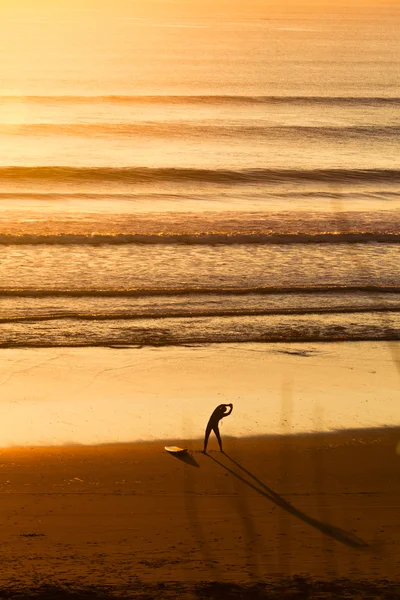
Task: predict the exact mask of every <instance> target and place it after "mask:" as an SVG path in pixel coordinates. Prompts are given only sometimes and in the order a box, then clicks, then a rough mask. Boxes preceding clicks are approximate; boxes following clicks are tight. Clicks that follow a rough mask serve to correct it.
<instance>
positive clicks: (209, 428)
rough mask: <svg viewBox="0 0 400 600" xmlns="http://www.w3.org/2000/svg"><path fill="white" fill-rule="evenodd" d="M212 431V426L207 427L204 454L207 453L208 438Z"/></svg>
mask: <svg viewBox="0 0 400 600" xmlns="http://www.w3.org/2000/svg"><path fill="white" fill-rule="evenodd" d="M211 430H212V427H211V425H207V429H206V434H205V436H204V449H203V452H207V444H208V438H209V437H210V433H211Z"/></svg>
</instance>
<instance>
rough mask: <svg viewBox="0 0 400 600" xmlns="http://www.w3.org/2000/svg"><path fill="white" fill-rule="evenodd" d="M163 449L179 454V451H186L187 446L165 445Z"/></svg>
mask: <svg viewBox="0 0 400 600" xmlns="http://www.w3.org/2000/svg"><path fill="white" fill-rule="evenodd" d="M165 450H166V451H167V452H172V453H173V454H179V452H187V448H180V447H179V446H165Z"/></svg>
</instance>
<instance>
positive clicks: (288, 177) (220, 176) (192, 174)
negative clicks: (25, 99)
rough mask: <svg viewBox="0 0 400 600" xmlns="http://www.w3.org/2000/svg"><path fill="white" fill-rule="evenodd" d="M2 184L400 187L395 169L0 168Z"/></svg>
mask: <svg viewBox="0 0 400 600" xmlns="http://www.w3.org/2000/svg"><path fill="white" fill-rule="evenodd" d="M0 180H3V181H14V182H21V181H47V182H71V183H73V182H82V181H87V182H121V183H130V184H135V183H146V182H147V183H156V182H171V183H180V182H182V183H188V182H193V183H196V182H197V183H212V184H218V183H221V184H236V185H240V184H244V185H245V184H260V183H263V184H282V183H285V182H293V183H296V182H298V183H301V182H311V183H313V182H314V183H336V184H340V183H343V184H352V183H357V184H362V183H366V184H368V183H375V182H381V183H382V182H386V183H400V170H399V169H240V170H233V169H196V168H175V167H161V168H153V167H71V166H37V167H27V166H23V167H22V166H10V167H0Z"/></svg>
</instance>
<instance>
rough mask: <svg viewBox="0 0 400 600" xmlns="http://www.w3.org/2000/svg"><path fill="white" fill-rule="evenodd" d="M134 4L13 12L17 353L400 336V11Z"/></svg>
mask: <svg viewBox="0 0 400 600" xmlns="http://www.w3.org/2000/svg"><path fill="white" fill-rule="evenodd" d="M126 4H127V5H129V4H132V6H133V8H132V7H131V8H129V7H128V8H127V7H124V6H123V5H118V10H117V9H115V10H114V9H113V6H112V5H111V3H109V4H105V5H104V9H103V10H75V9H74V8H73V7H70V8H66V9H65V10H50V9H45V8H42V9H41V10H36V11H33V10H31V11H29V10H27V9H25V10H22V9H21V10H18V8H15V7H14V8H13V9H9V10H6V9H4V8H2V9H0V10H1V11H2V12H1V19H0V82H1V89H0V207H1V212H0V251H1V259H0V322H1V326H0V346H5V347H13V346H22V347H26V346H32V347H37V346H65V345H67V346H86V345H87V346H90V345H98V346H103V345H104V346H129V345H146V344H155V345H167V344H198V343H210V342H248V341H269V340H281V341H290V340H296V341H302V340H355V339H357V340H367V339H369V340H370V339H398V338H399V337H400V336H399V325H400V251H399V248H400V246H399V242H400V220H399V207H400V143H399V134H400V110H399V109H400V44H399V41H398V40H399V36H398V32H399V20H400V19H399V14H398V11H397V10H396V7H395V6H394V5H392V9H390V6H389V8H388V7H387V8H386V9H385V10H384V9H383V8H382V7H381V8H380V9H379V8H376V9H374V8H373V6H372V7H371V5H368V10H365V11H363V12H357V11H355V10H354V11H352V12H351V13H350V12H345V11H344V10H340V9H335V11H334V12H333V11H332V10H330V11H328V10H326V11H325V12H324V11H322V12H320V13H318V14H316V13H313V12H307V11H304V12H302V10H301V9H300V8H299V9H298V10H292V11H287V12H286V13H285V14H281V13H279V12H278V11H277V10H276V11H275V12H268V11H267V10H266V9H262V4H260V5H259V7H258V9H257V10H253V11H251V12H250V10H249V12H248V14H247V13H246V12H245V11H244V10H241V12H240V13H239V12H238V11H236V12H235V10H234V9H233V8H232V9H231V10H227V9H226V10H224V11H223V12H218V10H217V8H215V9H214V10H211V9H210V7H211V4H210V6H209V7H208V10H207V11H206V10H204V11H203V12H207V14H201V11H197V12H196V14H190V13H188V12H187V11H186V12H185V11H183V10H182V11H181V12H180V11H179V10H177V9H176V5H177V4H178V5H179V2H178V3H172V4H173V5H174V6H175V10H174V12H171V13H169V12H168V11H167V10H165V6H166V5H165V3H164V11H163V12H162V14H161V13H160V12H159V11H158V10H154V11H151V10H150V9H149V10H146V12H143V11H142V12H141V11H140V10H139V9H138V6H137V3H126ZM139 4H140V3H139ZM167 4H168V3H167ZM216 4H217V5H218V2H217V3H216ZM135 6H136V8H135ZM182 6H183V4H182ZM207 6H208V5H207ZM260 7H261V8H260ZM160 10H161V9H160Z"/></svg>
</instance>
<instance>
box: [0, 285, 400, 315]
mask: <svg viewBox="0 0 400 600" xmlns="http://www.w3.org/2000/svg"><path fill="white" fill-rule="evenodd" d="M354 292H360V293H379V294H398V293H400V286H378V285H368V284H366V285H358V286H348V287H346V286H329V285H327V286H313V287H301V286H297V287H296V286H293V287H276V286H275V287H274V286H271V287H251V288H233V287H220V288H214V287H213V288H200V287H199V288H197V287H195V288H193V287H192V288H136V289H90V288H82V289H51V288H46V289H39V288H38V289H24V288H21V289H18V288H14V289H9V288H0V297H6V298H8V297H16V298H52V297H54V298H57V297H61V298H82V297H87V298H141V297H142V298H144V297H150V296H158V297H162V296H193V295H196V296H199V295H200V296H209V295H219V296H221V295H224V296H248V295H251V294H260V295H268V294H317V293H324V294H331V295H343V294H354ZM371 310H372V312H373V309H372V308H371Z"/></svg>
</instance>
